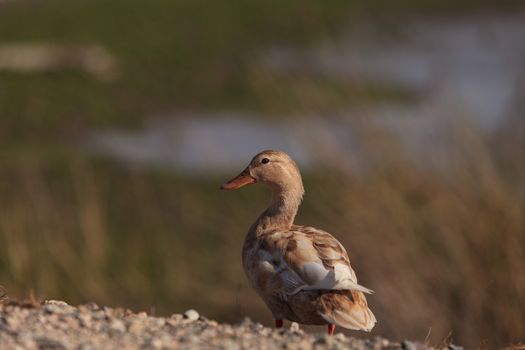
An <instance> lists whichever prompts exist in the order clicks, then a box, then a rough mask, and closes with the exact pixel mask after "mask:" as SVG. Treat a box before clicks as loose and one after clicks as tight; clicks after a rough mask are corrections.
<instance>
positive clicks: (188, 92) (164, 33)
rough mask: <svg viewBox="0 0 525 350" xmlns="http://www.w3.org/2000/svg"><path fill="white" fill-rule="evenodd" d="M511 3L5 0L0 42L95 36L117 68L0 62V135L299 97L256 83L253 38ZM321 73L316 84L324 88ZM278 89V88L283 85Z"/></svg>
mask: <svg viewBox="0 0 525 350" xmlns="http://www.w3.org/2000/svg"><path fill="white" fill-rule="evenodd" d="M517 3H519V2H517V1H503V2H502V1H500V2H498V3H494V2H491V1H482V2H479V1H476V2H474V1H470V0H469V1H467V0H463V1H461V2H443V1H437V0H432V1H421V2H419V1H413V0H408V1H402V2H395V4H394V3H392V2H389V1H374V2H369V1H364V0H358V1H343V0H337V1H330V2H326V1H316V0H302V1H299V0H294V1H285V2H281V1H276V0H273V1H262V0H260V1H241V0H231V1H228V2H218V1H189V0H187V1H181V0H179V1H167V0H164V1H162V0H154V1H148V2H144V1H139V0H111V1H108V0H75V1H67V0H48V1H45V2H38V1H21V2H15V3H12V4H7V5H3V6H2V8H1V11H0V43H9V42H33V41H37V42H57V43H63V44H93V43H97V44H101V45H103V46H104V47H106V48H107V49H108V50H109V51H110V52H111V53H112V54H114V55H115V56H116V58H117V60H118V62H119V64H120V68H121V75H120V78H119V79H118V80H116V81H114V82H110V83H108V82H106V83H104V82H101V81H98V80H96V79H95V78H93V77H91V76H87V75H85V74H81V73H77V72H74V71H63V72H58V73H47V74H31V75H29V74H28V75H24V74H16V73H6V72H0V132H1V133H2V142H5V141H6V140H9V139H11V140H17V142H20V141H21V140H26V141H28V142H29V141H31V142H32V140H34V139H35V138H36V139H47V140H54V139H56V137H57V136H59V137H62V136H63V135H64V134H66V135H67V134H75V133H78V132H79V130H83V129H84V128H85V127H89V126H98V127H100V126H109V125H124V126H133V125H138V124H140V122H141V121H142V120H143V119H144V118H145V117H149V116H151V115H153V114H156V113H162V112H166V111H171V110H173V109H174V108H176V109H178V110H186V109H193V110H195V109H197V110H216V109H223V108H234V109H256V110H261V109H263V110H266V109H268V108H270V109H276V108H277V109H278V108H281V109H284V110H285V111H289V110H290V109H291V108H294V106H298V107H299V108H301V106H302V105H301V101H298V102H293V101H294V100H293V98H292V102H288V103H287V104H285V105H284V106H282V102H279V101H280V100H279V98H277V99H276V98H275V92H273V91H272V90H271V88H273V86H266V85H263V86H262V87H261V86H260V85H257V82H256V84H254V82H253V80H252V79H253V74H251V71H250V70H251V69H253V67H251V66H250V60H251V59H252V58H253V56H254V55H255V54H256V53H257V52H258V50H261V49H264V48H265V47H267V46H272V45H292V46H297V45H308V44H309V43H312V42H314V41H315V40H316V39H318V38H321V37H326V36H330V37H333V36H336V35H337V34H338V33H339V32H340V29H341V28H342V27H344V26H348V25H351V24H352V22H353V21H354V20H355V21H359V20H360V19H361V18H366V19H368V20H377V21H383V22H385V23H388V25H389V26H395V25H396V23H397V21H395V20H394V19H395V18H397V17H396V14H406V13H410V12H415V13H422V12H423V13H427V12H432V13H434V12H438V13H448V12H454V13H455V12H458V11H465V12H467V11H469V12H471V11H472V10H473V9H475V10H479V9H484V8H491V7H496V8H507V7H509V6H515V5H516V4H517ZM256 69H257V68H256ZM277 83H278V84H279V83H280V82H279V81H278V82H277ZM313 83H316V82H315V81H314V82H313ZM287 84H289V82H288V81H287V80H286V79H285V80H284V81H283V84H282V85H283V86H284V87H289V88H294V87H295V86H294V85H291V86H289V85H287ZM323 84H325V83H324V82H321V87H320V88H319V89H324V88H323ZM326 84H328V86H333V85H334V83H331V82H327V83H326ZM303 85H304V84H303ZM261 89H263V90H262V91H261ZM386 89H387V91H383V90H385V88H384V87H373V89H372V90H371V92H372V96H374V94H375V93H376V92H378V91H379V92H382V91H383V93H385V92H386V96H387V97H389V96H395V95H399V94H401V95H402V96H403V95H404V92H396V91H395V90H394V91H389V90H388V89H389V88H388V87H386ZM341 93H342V96H343V97H345V98H346V97H349V101H350V102H352V103H353V102H355V101H356V99H358V98H359V97H361V98H363V96H365V97H364V99H365V100H366V94H358V95H357V96H356V94H355V89H354V88H349V89H347V88H343V89H342V90H341V89H340V88H339V87H338V88H336V89H335V93H332V94H335V97H332V96H331V95H332V94H329V96H324V97H323V96H321V97H320V98H321V99H322V100H321V102H320V103H321V106H322V107H321V108H322V109H326V108H328V107H326V106H331V105H332V102H333V101H334V99H335V100H336V101H338V96H341ZM325 94H326V93H325ZM382 95H383V94H382V93H380V94H379V97H381V96H382ZM292 97H293V96H292ZM281 98H286V92H285V95H284V96H281ZM339 100H340V98H339ZM290 103H291V104H292V106H291V107H290ZM339 104H340V103H335V105H336V106H337V105H339ZM274 105H275V106H274Z"/></svg>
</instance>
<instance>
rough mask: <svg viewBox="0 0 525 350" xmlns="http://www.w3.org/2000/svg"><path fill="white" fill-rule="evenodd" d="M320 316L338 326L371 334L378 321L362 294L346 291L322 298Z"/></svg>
mask: <svg viewBox="0 0 525 350" xmlns="http://www.w3.org/2000/svg"><path fill="white" fill-rule="evenodd" d="M321 306H322V307H321V310H319V314H320V315H321V316H322V317H323V318H324V319H325V320H326V321H327V322H328V323H334V324H336V325H337V326H340V327H343V328H347V329H353V330H363V331H367V332H370V331H371V330H372V328H374V325H375V324H376V322H377V320H376V317H375V316H374V314H373V313H372V311H371V310H370V309H369V308H368V304H367V302H366V298H365V296H364V295H363V293H361V292H357V291H344V292H334V293H327V294H324V295H323V296H322V297H321Z"/></svg>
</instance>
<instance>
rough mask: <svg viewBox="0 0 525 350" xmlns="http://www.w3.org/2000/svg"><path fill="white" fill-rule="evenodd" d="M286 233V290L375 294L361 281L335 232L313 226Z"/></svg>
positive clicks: (291, 293)
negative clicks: (330, 232)
mask: <svg viewBox="0 0 525 350" xmlns="http://www.w3.org/2000/svg"><path fill="white" fill-rule="evenodd" d="M289 232H290V233H292V234H291V235H289V234H288V235H286V238H284V237H283V236H281V237H283V239H286V242H281V244H279V245H280V246H281V247H283V248H284V249H283V253H282V262H284V263H285V266H283V267H284V268H282V269H281V271H280V272H281V273H280V278H281V279H282V284H281V286H282V289H283V292H285V294H289V295H293V294H295V293H297V292H299V291H300V290H350V291H359V292H363V293H368V294H371V293H373V291H372V290H370V289H368V288H366V287H364V286H362V285H360V284H358V283H357V277H356V275H355V272H354V270H353V269H352V267H351V266H350V261H349V259H348V254H347V252H346V250H345V248H344V247H343V246H342V244H341V243H339V241H337V240H336V239H335V238H334V237H333V236H332V235H331V234H329V233H328V232H325V231H323V230H319V229H316V228H313V227H305V226H293V227H292V229H291V230H290V231H289Z"/></svg>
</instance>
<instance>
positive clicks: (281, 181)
mask: <svg viewBox="0 0 525 350" xmlns="http://www.w3.org/2000/svg"><path fill="white" fill-rule="evenodd" d="M254 183H262V184H265V185H267V186H269V187H271V188H272V189H273V190H274V192H289V191H293V192H296V193H297V194H298V195H299V196H300V197H302V195H303V192H304V189H303V182H302V180H301V173H300V172H299V168H298V167H297V164H295V162H294V161H293V159H292V158H291V157H290V156H289V155H288V154H286V153H284V152H281V151H275V150H267V151H262V152H260V153H259V154H257V155H256V156H255V157H253V159H252V160H251V162H250V164H249V165H248V166H247V167H246V169H244V170H243V171H242V172H241V173H240V174H239V175H237V176H236V177H234V178H233V179H231V180H230V181H228V182H226V183H224V184H223V185H222V186H221V189H223V190H236V189H238V188H241V187H243V186H246V185H250V184H254Z"/></svg>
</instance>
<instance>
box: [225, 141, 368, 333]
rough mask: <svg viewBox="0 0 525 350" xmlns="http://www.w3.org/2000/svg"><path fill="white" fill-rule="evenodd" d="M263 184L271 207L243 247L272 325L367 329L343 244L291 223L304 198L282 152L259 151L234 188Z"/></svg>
mask: <svg viewBox="0 0 525 350" xmlns="http://www.w3.org/2000/svg"><path fill="white" fill-rule="evenodd" d="M256 182H262V183H265V184H267V185H269V186H270V188H271V189H272V201H271V203H270V206H269V207H268V208H267V209H266V210H265V211H264V212H263V213H262V214H261V215H260V216H259V218H258V219H257V220H256V222H255V223H254V224H253V225H252V226H251V228H250V229H249V231H248V233H247V235H246V238H245V241H244V245H243V251H242V261H243V268H244V271H245V273H246V276H247V277H248V280H249V281H250V283H251V285H252V286H253V288H254V289H255V291H256V292H257V294H258V295H259V296H260V297H261V298H262V300H263V301H264V302H265V304H266V305H267V306H268V308H269V309H270V311H271V312H272V315H273V317H274V319H275V320H276V325H277V326H280V325H282V319H287V320H290V321H294V322H298V323H302V324H310V325H323V324H324V325H326V324H328V325H329V333H330V334H333V330H334V325H339V326H341V327H343V328H347V329H353V330H365V331H370V330H371V329H372V328H373V326H374V325H375V323H376V319H375V316H374V314H373V313H372V311H371V310H370V309H369V308H368V305H367V301H366V297H365V295H364V293H371V292H372V291H371V290H369V289H368V288H366V287H363V286H361V285H359V284H358V283H357V278H356V275H355V272H354V271H353V269H352V268H351V266H350V261H349V258H348V254H347V252H346V250H345V248H344V247H343V246H342V245H341V243H339V242H338V241H337V240H336V239H335V238H334V237H333V236H332V235H331V234H329V233H328V232H325V231H323V230H319V229H316V228H313V227H308V226H299V225H295V224H294V223H293V221H294V218H295V215H296V213H297V210H298V207H299V204H300V202H301V200H302V196H303V192H304V190H303V186H302V180H301V176H300V173H299V169H298V168H297V165H295V163H294V162H293V160H292V159H291V158H290V157H289V156H288V155H287V154H285V153H284V152H280V151H263V152H261V153H259V154H258V155H256V156H255V157H254V158H253V159H252V161H251V162H250V165H249V166H248V167H247V168H246V169H245V170H244V171H243V172H242V173H241V174H239V176H237V177H236V178H234V179H232V180H230V181H229V182H227V183H226V184H224V185H223V188H224V189H236V188H239V187H242V186H245V185H247V184H251V183H256Z"/></svg>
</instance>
